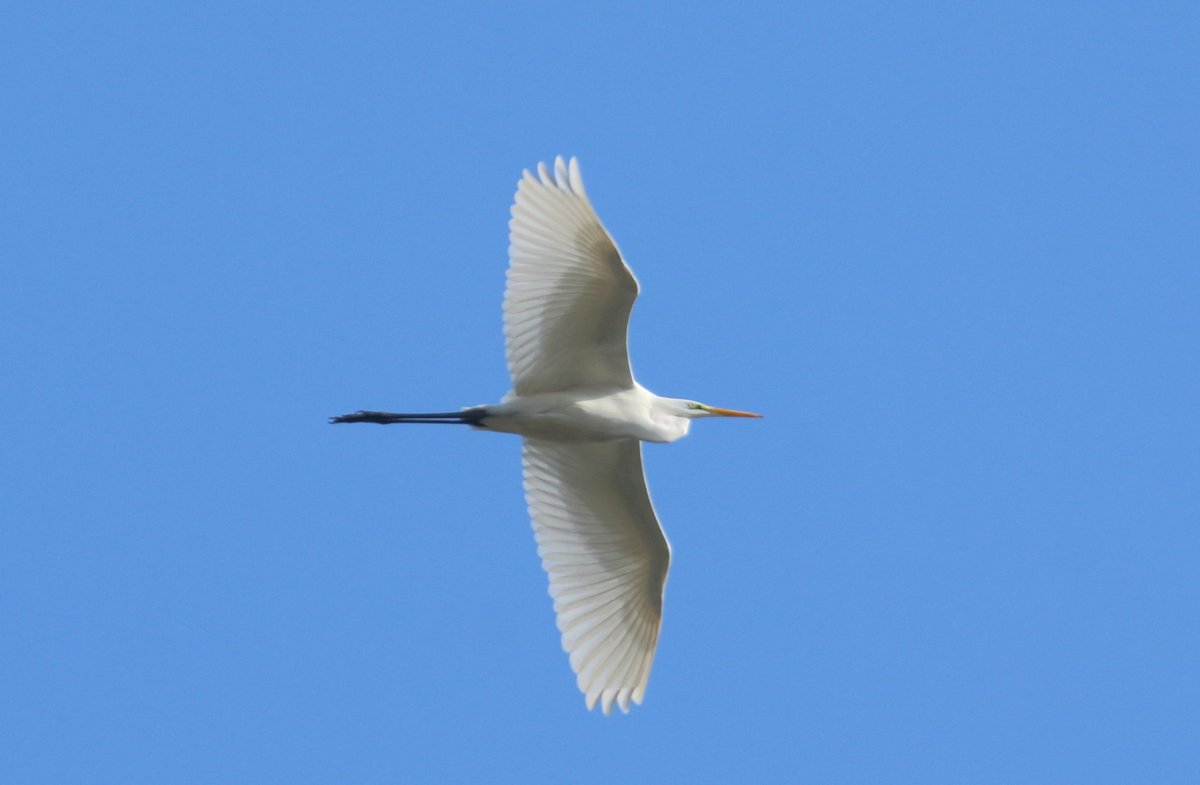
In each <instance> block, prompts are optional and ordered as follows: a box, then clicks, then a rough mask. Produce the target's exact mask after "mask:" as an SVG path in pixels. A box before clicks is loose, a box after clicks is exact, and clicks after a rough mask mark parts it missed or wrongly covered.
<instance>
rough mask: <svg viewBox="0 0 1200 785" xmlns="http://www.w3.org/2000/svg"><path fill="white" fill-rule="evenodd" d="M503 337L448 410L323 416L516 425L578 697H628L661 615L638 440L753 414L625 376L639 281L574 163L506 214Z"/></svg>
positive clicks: (661, 574)
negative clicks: (488, 371)
mask: <svg viewBox="0 0 1200 785" xmlns="http://www.w3.org/2000/svg"><path fill="white" fill-rule="evenodd" d="M508 230H509V245H508V257H509V264H508V276H507V286H506V288H505V292H504V345H505V354H506V356H507V360H508V370H509V373H510V375H511V376H512V383H513V386H512V390H511V391H510V392H509V393H508V394H507V395H505V396H504V398H503V399H502V400H501V401H500V403H497V404H494V405H488V406H472V407H467V408H464V409H460V410H459V411H456V412H432V413H421V414H401V413H396V412H376V411H358V412H355V413H354V414H346V415H342V416H341V417H333V418H331V420H330V421H331V422H334V423H355V422H365V423H378V424H380V425H391V424H394V423H453V424H464V425H469V426H471V427H472V428H476V429H479V430H485V431H499V432H503V433H515V434H518V435H520V436H522V437H523V438H524V445H523V462H524V476H525V498H526V501H527V502H528V505H529V513H530V516H531V517H532V519H533V529H534V535H535V538H536V539H537V544H538V555H539V556H541V559H542V567H543V568H544V569H545V570H546V572H547V574H548V575H549V578H550V596H551V597H553V598H554V611H555V613H556V615H557V620H558V629H559V630H560V631H561V632H562V645H563V649H564V650H565V651H566V652H567V653H568V654H569V655H570V662H571V668H572V669H573V670H574V671H575V673H576V675H577V684H578V686H579V689H580V690H581V691H582V692H583V693H584V696H585V703H586V705H587V707H588V709H589V710H591V709H592V708H594V707H595V706H596V704H597V702H599V704H600V706H601V708H602V710H603V711H604V713H605V714H610V713H611V712H612V707H613V705H614V704H615V705H617V706H619V707H620V708H621V710H622V711H624V712H628V711H629V703H630V701H633V702H634V703H638V704H640V703H641V702H642V697H643V695H644V693H645V691H646V683H647V681H648V680H649V678H650V665H651V662H652V660H653V659H654V650H655V646H656V645H657V643H658V632H659V626H660V624H661V621H662V603H663V587H664V586H665V584H666V580H667V565H668V563H669V562H670V558H671V549H670V546H669V545H668V544H667V539H666V537H665V536H664V534H663V531H662V528H661V527H660V526H659V524H658V518H657V516H656V515H655V514H654V507H653V505H651V503H650V493H649V491H648V490H647V488H646V478H645V475H644V473H643V471H642V448H641V442H673V441H675V440H676V439H679V438H680V437H682V436H684V435H685V434H687V432H688V428H689V427H690V426H691V422H692V420H695V419H700V418H703V417H759V416H761V415H757V414H752V413H750V412H741V411H736V410H733V409H721V408H718V407H716V406H708V405H706V404H703V403H698V402H697V401H693V400H688V399H685V398H664V397H661V396H658V395H655V394H654V393H652V392H650V391H649V390H647V389H646V388H645V387H643V386H642V385H640V384H638V383H637V381H636V380H634V378H633V371H632V369H631V368H630V365H629V351H628V344H627V334H628V328H629V313H630V310H631V309H632V308H633V301H634V300H635V299H636V298H637V294H638V283H637V279H636V278H634V277H633V272H632V271H631V270H630V269H629V266H628V265H627V264H626V263H625V261H624V259H623V258H622V257H621V252H620V251H619V250H617V245H616V243H615V242H613V239H612V237H611V236H610V235H609V234H608V232H607V231H606V230H605V228H604V226H603V224H601V223H600V219H599V218H598V217H597V216H596V213H595V211H594V210H593V209H592V205H591V202H590V201H589V200H588V197H587V192H586V191H584V188H583V179H582V177H581V176H580V173H579V163H578V162H577V161H576V159H574V158H572V159H571V160H570V163H565V162H564V161H563V159H562V157H559V158H557V159H556V160H555V162H554V172H553V174H551V173H550V171H549V170H548V169H547V167H546V165H545V164H539V165H538V173H537V176H536V177H535V176H534V175H533V174H531V173H530V172H529V171H528V170H526V171H525V172H524V174H523V177H522V178H521V180H520V181H519V183H518V185H517V193H516V197H515V203H514V204H513V207H512V219H511V220H510V221H509V223H508Z"/></svg>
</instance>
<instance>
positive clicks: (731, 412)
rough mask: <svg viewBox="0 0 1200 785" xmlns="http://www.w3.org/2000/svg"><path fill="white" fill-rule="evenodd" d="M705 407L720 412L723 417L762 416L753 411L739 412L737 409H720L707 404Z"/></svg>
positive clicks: (715, 412)
mask: <svg viewBox="0 0 1200 785" xmlns="http://www.w3.org/2000/svg"><path fill="white" fill-rule="evenodd" d="M704 408H705V410H706V411H709V412H711V413H713V414H718V415H720V416H722V417H762V415H761V414H755V413H753V412H739V411H738V410H737V409H718V408H717V407H716V406H706V407H704Z"/></svg>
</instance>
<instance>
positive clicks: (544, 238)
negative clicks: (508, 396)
mask: <svg viewBox="0 0 1200 785" xmlns="http://www.w3.org/2000/svg"><path fill="white" fill-rule="evenodd" d="M508 232H509V235H508V236H509V245H508V259H509V263H508V285H507V287H506V288H505V292H504V344H505V353H506V355H507V358H508V370H509V373H510V374H511V375H512V379H513V391H514V392H515V393H516V394H517V395H532V394H534V393H539V392H554V391H558V390H565V389H568V388H570V387H584V386H619V387H623V388H627V387H632V386H633V372H632V371H631V370H630V367H629V351H628V347H627V343H626V334H627V332H628V327H629V311H630V309H632V308H633V301H634V299H635V298H636V297H637V293H638V285H637V280H636V279H635V278H634V277H633V273H632V272H631V271H630V270H629V267H628V266H626V264H625V262H624V261H623V260H622V259H621V252H620V251H618V250H617V246H616V243H614V242H613V239H612V238H611V237H610V236H609V234H608V232H607V231H605V229H604V227H603V226H602V225H601V223H600V219H599V218H597V217H596V213H595V211H594V210H592V205H591V203H590V202H589V201H588V198H587V193H586V192H584V190H583V178H582V177H581V176H580V174H579V164H578V162H577V161H576V160H575V159H574V158H572V159H571V162H570V164H569V165H568V164H565V163H564V162H563V159H562V158H561V157H559V158H557V159H556V160H555V162H554V176H553V177H552V176H551V175H550V173H549V172H548V171H547V169H546V166H545V164H539V165H538V176H537V177H534V176H533V175H532V174H530V173H529V171H528V170H527V171H526V172H525V175H524V177H523V178H522V179H521V181H520V182H519V183H518V184H517V195H516V198H515V202H514V204H513V207H512V220H510V221H509V222H508Z"/></svg>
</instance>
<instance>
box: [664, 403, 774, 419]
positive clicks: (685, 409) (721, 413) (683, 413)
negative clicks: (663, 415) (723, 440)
mask: <svg viewBox="0 0 1200 785" xmlns="http://www.w3.org/2000/svg"><path fill="white" fill-rule="evenodd" d="M675 403H676V406H675V412H674V414H676V415H677V416H679V417H686V418H688V419H689V420H695V419H698V418H700V417H762V415H761V414H754V413H753V412H739V411H738V410H737V409H722V408H720V407H718V406H709V405H708V404H704V403H696V402H695V401H688V400H684V399H682V398H681V399H678V400H676V401H675Z"/></svg>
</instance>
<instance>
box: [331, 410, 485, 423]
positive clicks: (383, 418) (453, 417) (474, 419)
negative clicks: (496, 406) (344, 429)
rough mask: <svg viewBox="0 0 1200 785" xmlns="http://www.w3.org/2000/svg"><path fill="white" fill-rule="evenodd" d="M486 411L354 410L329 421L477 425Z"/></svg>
mask: <svg viewBox="0 0 1200 785" xmlns="http://www.w3.org/2000/svg"><path fill="white" fill-rule="evenodd" d="M486 414H487V412H486V410H485V409H484V407H482V406H476V407H475V408H472V409H463V410H461V411H457V412H420V413H399V412H364V411H359V412H354V413H353V414H343V415H342V416H340V417H330V418H329V422H331V423H335V424H336V423H344V422H372V423H375V424H377V425H395V424H397V423H429V424H433V425H478V424H479V421H480V420H482V419H483V418H484V416H486Z"/></svg>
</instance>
